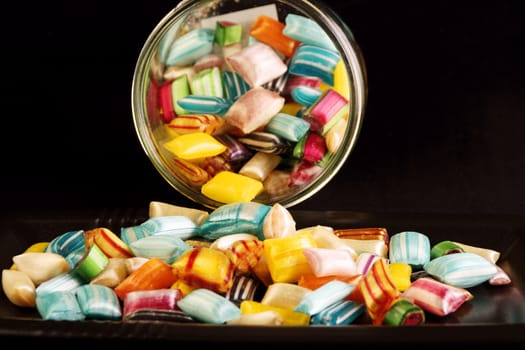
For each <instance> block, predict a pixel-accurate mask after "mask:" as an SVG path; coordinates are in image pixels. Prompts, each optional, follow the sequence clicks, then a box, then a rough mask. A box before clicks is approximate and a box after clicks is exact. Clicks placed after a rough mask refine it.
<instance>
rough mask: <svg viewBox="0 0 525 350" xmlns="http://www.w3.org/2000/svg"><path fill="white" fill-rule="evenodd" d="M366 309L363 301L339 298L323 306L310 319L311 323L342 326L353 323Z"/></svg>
mask: <svg viewBox="0 0 525 350" xmlns="http://www.w3.org/2000/svg"><path fill="white" fill-rule="evenodd" d="M365 311H366V307H365V305H364V304H363V303H360V302H355V301H351V300H340V301H337V302H335V303H333V304H332V305H330V306H328V307H326V308H324V309H323V310H321V311H319V312H318V313H316V314H315V315H313V316H312V317H311V319H310V323H311V324H313V325H316V324H318V325H324V326H343V325H348V324H351V323H353V322H354V321H355V320H356V319H357V318H358V317H360V316H361V315H362V314H363V313H364V312H365Z"/></svg>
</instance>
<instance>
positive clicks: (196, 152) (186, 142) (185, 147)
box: [164, 132, 226, 160]
mask: <svg viewBox="0 0 525 350" xmlns="http://www.w3.org/2000/svg"><path fill="white" fill-rule="evenodd" d="M164 147H166V149H167V150H168V151H170V152H171V153H173V154H174V155H175V156H177V157H179V158H182V159H186V160H194V159H201V158H206V157H213V156H216V155H218V154H221V153H222V152H224V151H226V146H225V145H223V144H222V143H220V142H219V141H217V140H216V139H215V138H214V137H213V136H211V135H209V134H206V133H204V132H194V133H191V134H184V135H180V136H177V137H175V138H174V139H173V140H170V141H168V142H166V143H164Z"/></svg>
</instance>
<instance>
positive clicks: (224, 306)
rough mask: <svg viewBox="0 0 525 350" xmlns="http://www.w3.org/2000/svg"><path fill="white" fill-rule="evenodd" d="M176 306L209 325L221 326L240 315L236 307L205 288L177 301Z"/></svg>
mask: <svg viewBox="0 0 525 350" xmlns="http://www.w3.org/2000/svg"><path fill="white" fill-rule="evenodd" d="M177 305H178V307H179V308H180V309H181V310H182V311H184V312H185V313H186V314H188V315H190V316H191V317H193V318H195V319H197V320H199V321H202V322H205V323H211V324H223V323H226V322H227V321H229V320H232V319H235V318H237V317H239V316H240V315H241V310H240V309H239V307H238V306H237V305H235V304H234V303H233V302H231V301H230V300H228V299H226V298H225V297H224V296H222V295H220V294H217V293H216V292H214V291H212V290H210V289H206V288H198V289H195V290H193V291H191V292H190V293H189V294H188V295H186V296H184V297H183V298H182V299H181V300H179V301H178V303H177Z"/></svg>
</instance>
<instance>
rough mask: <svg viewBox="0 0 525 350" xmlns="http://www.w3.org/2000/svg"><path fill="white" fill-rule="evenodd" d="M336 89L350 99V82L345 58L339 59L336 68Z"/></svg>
mask: <svg viewBox="0 0 525 350" xmlns="http://www.w3.org/2000/svg"><path fill="white" fill-rule="evenodd" d="M334 90H335V91H337V92H338V93H340V94H341V96H343V97H344V98H346V99H347V100H348V101H350V83H349V81H348V73H347V71H346V67H345V64H344V62H343V60H339V62H338V63H337V65H336V66H335V70H334Z"/></svg>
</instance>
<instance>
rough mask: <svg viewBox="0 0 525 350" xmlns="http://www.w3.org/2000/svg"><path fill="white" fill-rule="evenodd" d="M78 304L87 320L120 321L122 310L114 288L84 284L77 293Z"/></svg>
mask: <svg viewBox="0 0 525 350" xmlns="http://www.w3.org/2000/svg"><path fill="white" fill-rule="evenodd" d="M75 293H76V296H77V300H78V304H79V306H80V309H81V310H82V313H83V314H84V315H85V317H86V318H89V319H99V320H120V319H121V318H122V309H121V306H120V300H119V299H118V297H117V295H116V294H115V291H114V290H113V288H109V287H106V286H102V285H96V284H84V285H82V286H80V287H78V289H77V290H76V291H75Z"/></svg>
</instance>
